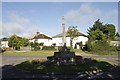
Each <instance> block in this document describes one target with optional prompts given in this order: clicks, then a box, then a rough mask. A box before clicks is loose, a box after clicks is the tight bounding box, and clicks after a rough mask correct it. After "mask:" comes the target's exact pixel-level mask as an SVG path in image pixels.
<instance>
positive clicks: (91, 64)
mask: <svg viewBox="0 0 120 80" xmlns="http://www.w3.org/2000/svg"><path fill="white" fill-rule="evenodd" d="M44 61H45V60H43V61H40V62H39V63H37V64H35V63H34V62H35V60H30V61H25V62H22V63H20V64H18V65H16V67H17V68H19V69H22V70H27V71H30V72H32V73H41V74H46V73H48V74H52V73H54V74H65V75H66V74H78V73H83V72H86V71H87V72H93V71H96V72H97V71H98V72H99V71H105V70H109V69H112V68H114V67H116V65H114V64H111V63H108V62H106V61H101V60H98V59H88V60H83V62H84V63H82V64H76V65H70V64H69V65H56V64H52V63H44ZM37 62H38V61H37Z"/></svg>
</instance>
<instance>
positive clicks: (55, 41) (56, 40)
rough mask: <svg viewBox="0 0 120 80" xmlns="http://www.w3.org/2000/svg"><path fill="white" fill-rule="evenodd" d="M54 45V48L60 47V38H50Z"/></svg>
mask: <svg viewBox="0 0 120 80" xmlns="http://www.w3.org/2000/svg"><path fill="white" fill-rule="evenodd" d="M53 43H55V44H56V46H62V38H61V37H58V38H52V44H53Z"/></svg>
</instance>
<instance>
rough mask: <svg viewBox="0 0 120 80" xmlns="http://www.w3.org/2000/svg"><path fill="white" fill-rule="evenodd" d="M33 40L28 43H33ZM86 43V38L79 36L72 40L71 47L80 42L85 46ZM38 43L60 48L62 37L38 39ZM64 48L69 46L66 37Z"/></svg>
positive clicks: (68, 38)
mask: <svg viewBox="0 0 120 80" xmlns="http://www.w3.org/2000/svg"><path fill="white" fill-rule="evenodd" d="M34 40H35V39H33V40H30V42H34ZM86 41H88V38H87V37H84V36H79V37H77V38H74V39H73V47H74V46H75V44H76V43H77V42H82V43H83V45H85V42H86ZM38 43H44V46H51V45H52V44H54V43H55V44H56V46H62V37H57V38H52V40H50V39H38ZM66 46H70V37H66Z"/></svg>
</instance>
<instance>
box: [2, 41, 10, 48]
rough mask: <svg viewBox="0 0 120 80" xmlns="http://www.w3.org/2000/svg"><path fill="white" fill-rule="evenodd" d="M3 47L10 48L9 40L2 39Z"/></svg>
mask: <svg viewBox="0 0 120 80" xmlns="http://www.w3.org/2000/svg"><path fill="white" fill-rule="evenodd" d="M1 47H6V48H8V47H9V46H8V41H1Z"/></svg>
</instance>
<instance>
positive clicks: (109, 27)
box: [103, 24, 116, 40]
mask: <svg viewBox="0 0 120 80" xmlns="http://www.w3.org/2000/svg"><path fill="white" fill-rule="evenodd" d="M105 28H106V33H105V29H104V30H103V33H104V34H106V36H107V39H110V40H113V39H114V37H115V31H116V29H115V26H114V25H113V24H105Z"/></svg>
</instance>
